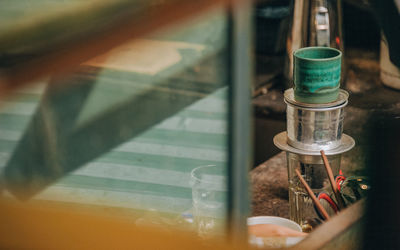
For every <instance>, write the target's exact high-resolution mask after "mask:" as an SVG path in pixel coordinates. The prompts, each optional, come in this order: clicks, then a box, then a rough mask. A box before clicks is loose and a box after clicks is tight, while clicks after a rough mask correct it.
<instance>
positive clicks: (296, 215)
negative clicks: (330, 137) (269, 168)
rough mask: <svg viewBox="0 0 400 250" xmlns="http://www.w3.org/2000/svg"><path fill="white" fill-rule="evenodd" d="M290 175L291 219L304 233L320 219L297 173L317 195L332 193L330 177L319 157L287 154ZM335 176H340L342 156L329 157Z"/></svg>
mask: <svg viewBox="0 0 400 250" xmlns="http://www.w3.org/2000/svg"><path fill="white" fill-rule="evenodd" d="M286 155H287V161H288V175H289V213H290V219H291V220H293V221H295V222H297V223H298V224H300V226H301V227H302V228H303V231H308V230H311V229H312V228H311V225H310V224H309V221H310V220H312V219H314V218H318V217H319V216H318V214H317V213H316V211H315V209H314V204H313V202H312V200H311V198H310V196H309V195H308V193H307V191H306V190H305V188H304V186H303V185H302V184H301V182H300V180H299V178H298V177H297V175H296V173H295V169H299V171H300V173H301V175H302V176H303V178H304V179H305V180H306V182H307V184H308V185H309V186H310V187H311V189H312V190H313V192H314V193H315V194H316V195H317V194H318V193H321V192H329V193H331V192H332V191H331V190H332V189H331V186H330V183H329V179H328V175H327V173H326V170H325V166H324V163H323V161H322V158H321V156H319V155H313V156H311V155H298V154H294V153H290V152H287V154H286ZM327 158H328V160H329V163H330V165H331V168H332V172H333V175H334V176H336V175H338V174H339V169H340V160H341V154H338V155H329V156H327Z"/></svg>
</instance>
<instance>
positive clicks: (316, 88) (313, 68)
mask: <svg viewBox="0 0 400 250" xmlns="http://www.w3.org/2000/svg"><path fill="white" fill-rule="evenodd" d="M293 58H294V65H293V66H294V67H293V68H294V69H293V70H294V72H293V78H294V98H295V100H296V101H298V102H303V103H329V102H333V101H335V100H336V99H337V98H338V95H339V87H340V72H341V62H342V53H341V52H340V50H337V49H334V48H328V47H306V48H301V49H298V50H296V51H295V52H294V54H293Z"/></svg>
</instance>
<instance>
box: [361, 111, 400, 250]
mask: <svg viewBox="0 0 400 250" xmlns="http://www.w3.org/2000/svg"><path fill="white" fill-rule="evenodd" d="M369 122H370V124H371V133H370V135H369V136H370V137H369V141H370V145H371V148H372V150H371V151H370V154H369V157H368V159H367V162H366V163H367V167H368V170H369V175H370V178H371V192H370V194H369V196H368V203H367V221H366V223H365V227H364V240H363V242H364V246H362V249H400V237H399V236H400V193H399V187H400V186H399V183H400V182H399V180H400V119H398V117H395V116H394V115H388V114H387V115H384V114H379V115H375V116H372V118H371V121H369Z"/></svg>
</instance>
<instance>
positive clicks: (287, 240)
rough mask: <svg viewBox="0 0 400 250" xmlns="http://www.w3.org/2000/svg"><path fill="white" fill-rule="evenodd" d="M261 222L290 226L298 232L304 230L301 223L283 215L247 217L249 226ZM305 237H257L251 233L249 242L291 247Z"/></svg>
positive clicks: (259, 244)
mask: <svg viewBox="0 0 400 250" xmlns="http://www.w3.org/2000/svg"><path fill="white" fill-rule="evenodd" d="M259 224H273V225H279V226H283V227H287V228H290V229H292V230H294V231H297V232H302V230H301V227H300V225H299V224H297V223H296V222H294V221H291V220H288V219H285V218H282V217H276V216H255V217H249V218H247V225H248V226H253V225H259ZM303 239H304V237H256V236H254V235H250V237H249V243H250V244H251V245H256V246H258V247H265V246H269V247H290V246H293V245H295V244H297V243H299V242H300V241H301V240H303Z"/></svg>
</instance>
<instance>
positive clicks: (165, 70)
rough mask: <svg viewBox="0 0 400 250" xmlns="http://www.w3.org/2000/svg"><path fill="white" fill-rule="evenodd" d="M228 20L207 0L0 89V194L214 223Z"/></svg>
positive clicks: (223, 149)
mask: <svg viewBox="0 0 400 250" xmlns="http://www.w3.org/2000/svg"><path fill="white" fill-rule="evenodd" d="M227 30H228V22H227V15H226V11H225V9H223V8H219V9H214V10H212V11H208V12H207V13H203V14H202V15H200V16H197V17H195V18H193V19H192V20H190V21H187V22H186V23H184V24H183V25H179V27H178V28H174V29H172V28H171V29H168V30H167V31H165V30H164V31H163V32H158V33H153V34H151V35H148V36H145V37H142V38H140V39H136V40H133V41H129V42H127V43H125V44H123V45H122V46H119V47H116V48H114V49H113V50H111V51H109V52H108V53H106V54H102V55H99V56H97V57H95V58H92V59H91V60H89V61H87V62H85V63H83V64H82V65H80V66H79V68H78V69H77V70H75V71H74V72H73V73H70V74H68V75H57V76H49V77H48V78H46V79H43V80H42V81H40V82H38V83H37V84H35V85H34V86H32V87H28V88H24V89H20V90H18V91H17V92H16V93H15V94H14V95H13V96H12V97H9V98H6V99H2V100H0V105H1V106H0V166H1V171H2V172H1V173H2V177H3V180H4V187H5V188H4V190H3V195H4V196H5V197H8V198H9V199H19V200H23V201H24V202H44V201H46V202H50V203H52V204H54V206H59V205H61V206H63V207H68V208H71V209H77V210H79V211H89V212H90V211H93V209H94V210H96V211H100V212H101V213H103V214H106V215H111V216H122V217H124V218H128V219H129V220H130V221H132V222H134V223H136V224H140V225H141V224H152V225H162V226H167V227H168V226H178V227H179V228H184V229H188V230H192V231H196V232H198V233H199V234H200V235H201V236H208V235H209V234H212V235H214V234H218V233H221V232H223V228H224V224H225V219H226V214H227V213H226V209H227V208H226V199H227V198H226V197H227V195H226V192H227V190H226V181H227V180H226V175H227V159H228V145H227V142H228V122H227V119H228V88H229V86H228V60H227V47H228V32H227ZM99 42H101V41H99ZM3 62H4V61H3ZM201 166H207V167H205V168H204V169H205V170H204V169H202V168H198V167H201ZM194 169H197V170H204V171H198V172H193V173H192V171H193V170H194Z"/></svg>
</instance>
